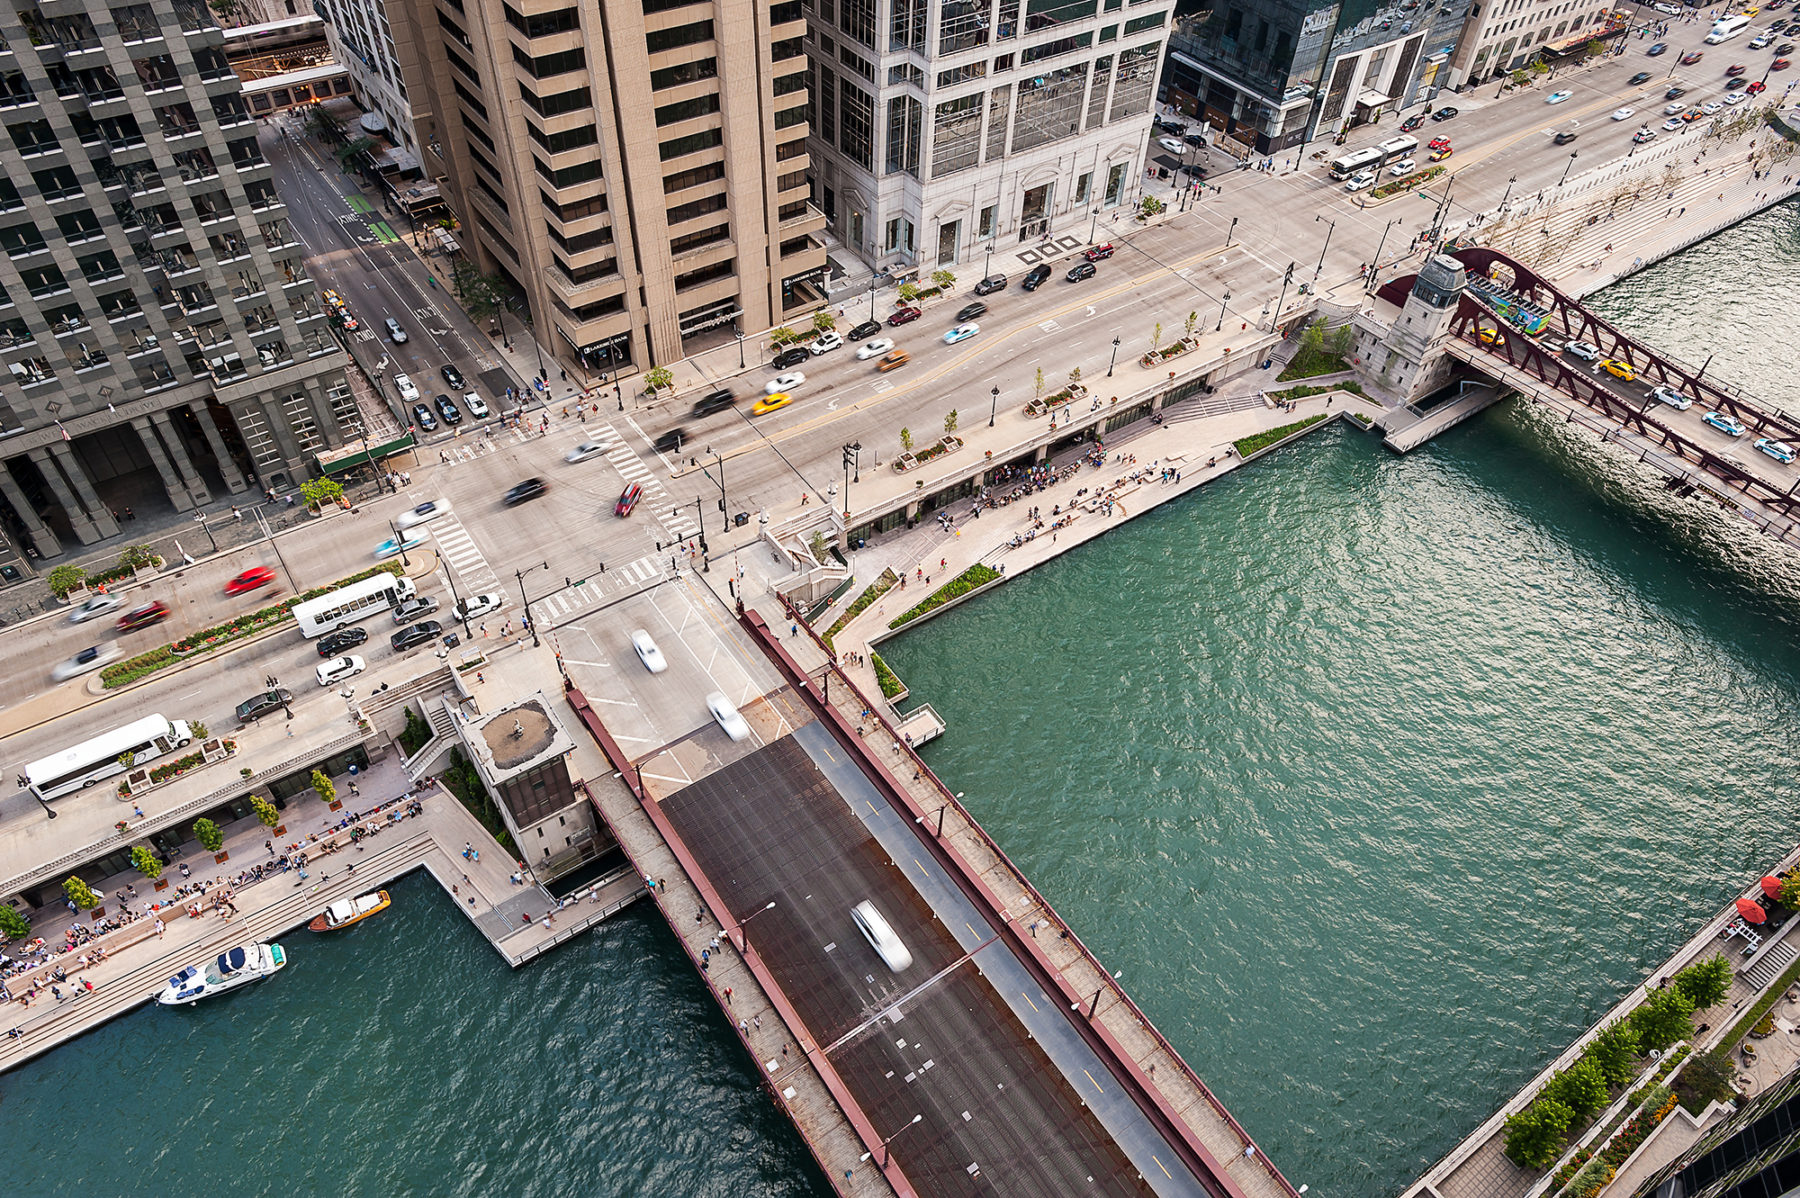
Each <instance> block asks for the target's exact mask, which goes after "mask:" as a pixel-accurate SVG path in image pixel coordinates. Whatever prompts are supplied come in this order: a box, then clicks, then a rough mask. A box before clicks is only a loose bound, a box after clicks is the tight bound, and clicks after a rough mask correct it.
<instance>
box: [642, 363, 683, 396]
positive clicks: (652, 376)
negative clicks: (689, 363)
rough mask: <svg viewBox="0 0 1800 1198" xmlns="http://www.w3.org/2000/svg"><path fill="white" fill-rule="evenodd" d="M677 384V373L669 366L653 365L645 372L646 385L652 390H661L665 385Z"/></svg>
mask: <svg viewBox="0 0 1800 1198" xmlns="http://www.w3.org/2000/svg"><path fill="white" fill-rule="evenodd" d="M674 385H675V374H674V372H673V371H671V370H670V369H669V368H668V367H667V366H652V367H651V368H650V369H649V370H646V371H645V372H644V386H646V387H648V388H649V389H650V390H651V391H653V392H655V391H661V390H662V389H663V388H664V387H673V386H674Z"/></svg>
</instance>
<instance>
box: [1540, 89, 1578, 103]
mask: <svg viewBox="0 0 1800 1198" xmlns="http://www.w3.org/2000/svg"><path fill="white" fill-rule="evenodd" d="M1574 94H1575V93H1574V92H1571V91H1561V92H1551V93H1550V94H1549V95H1547V96H1545V97H1544V103H1546V104H1561V103H1562V102H1563V101H1564V100H1566V99H1568V98H1569V97H1570V96H1572V95H1574Z"/></svg>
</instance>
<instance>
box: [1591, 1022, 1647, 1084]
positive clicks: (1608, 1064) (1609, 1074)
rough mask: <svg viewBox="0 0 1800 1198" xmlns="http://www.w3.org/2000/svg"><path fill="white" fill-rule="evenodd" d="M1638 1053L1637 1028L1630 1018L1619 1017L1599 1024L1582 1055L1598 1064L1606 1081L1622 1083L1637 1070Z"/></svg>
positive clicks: (1629, 1078) (1628, 1079) (1639, 1049)
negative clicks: (1632, 1024) (1604, 1023)
mask: <svg viewBox="0 0 1800 1198" xmlns="http://www.w3.org/2000/svg"><path fill="white" fill-rule="evenodd" d="M1641 1053H1642V1049H1641V1048H1640V1047H1639V1046H1638V1034H1637V1029H1636V1028H1634V1027H1632V1026H1631V1024H1630V1022H1629V1021H1627V1020H1624V1019H1619V1020H1615V1021H1613V1022H1612V1023H1609V1024H1607V1025H1606V1026H1605V1027H1604V1028H1602V1029H1601V1031H1600V1034H1599V1035H1598V1036H1595V1037H1594V1040H1593V1043H1591V1044H1589V1045H1588V1047H1587V1051H1586V1052H1584V1053H1583V1054H1582V1056H1584V1057H1587V1058H1589V1059H1591V1060H1592V1061H1593V1062H1594V1064H1595V1065H1597V1066H1599V1068H1600V1075H1601V1076H1602V1077H1604V1078H1605V1079H1606V1081H1607V1083H1608V1084H1609V1085H1614V1086H1622V1085H1624V1084H1625V1083H1626V1082H1628V1081H1630V1080H1631V1075H1632V1074H1633V1073H1635V1072H1636V1071H1637V1059H1638V1057H1639V1055H1641Z"/></svg>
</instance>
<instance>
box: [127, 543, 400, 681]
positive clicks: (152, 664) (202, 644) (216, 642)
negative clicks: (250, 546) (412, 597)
mask: <svg viewBox="0 0 1800 1198" xmlns="http://www.w3.org/2000/svg"><path fill="white" fill-rule="evenodd" d="M400 573H401V566H400V563H399V562H383V563H381V564H380V565H379V566H372V567H370V568H369V569H367V570H363V571H361V572H360V573H357V574H352V575H351V576H350V577H348V578H340V579H338V580H337V581H336V582H334V583H332V584H331V585H330V586H323V587H314V588H313V589H312V590H310V591H307V592H306V593H305V594H303V595H296V596H294V597H292V598H290V599H283V600H282V601H281V602H279V603H274V604H271V605H269V606H268V607H264V608H260V609H258V610H257V611H253V612H250V613H249V614H247V615H242V616H239V617H237V619H235V620H231V621H229V622H227V623H224V624H215V625H214V626H213V627H211V628H202V629H201V630H200V631H199V632H195V633H191V634H189V635H188V636H185V637H183V638H181V639H180V640H178V641H175V642H174V643H172V644H168V645H163V646H161V647H160V648H156V649H152V650H150V651H149V652H148V653H140V654H138V655H137V656H136V657H133V658H130V659H129V660H126V661H121V662H118V663H116V664H114V665H110V666H107V667H106V668H105V669H104V670H101V671H100V683H101V685H102V686H104V687H105V688H106V689H108V690H112V689H114V688H116V687H121V686H125V685H126V684H128V683H132V682H136V681H137V680H138V679H140V678H145V677H148V676H149V675H151V674H154V673H156V672H157V671H158V670H163V669H167V668H168V667H169V666H172V665H174V664H175V663H176V662H179V661H185V660H187V659H188V658H191V657H194V656H196V655H198V654H201V653H210V652H212V651H213V650H214V649H222V648H224V647H225V646H226V645H229V644H231V643H232V642H233V641H239V640H243V639H244V638H245V637H248V636H253V635H255V634H256V633H259V632H264V631H267V630H268V629H270V628H272V627H274V626H275V625H277V624H279V623H281V622H282V621H284V620H287V619H290V618H292V615H293V608H294V604H296V603H304V602H305V601H306V600H308V599H317V598H318V597H319V596H320V595H324V594H328V593H329V592H331V591H335V590H336V589H337V588H339V587H341V586H348V585H349V584H351V583H353V582H361V581H362V580H363V579H365V578H373V577H374V576H375V575H377V574H393V575H399V574H400Z"/></svg>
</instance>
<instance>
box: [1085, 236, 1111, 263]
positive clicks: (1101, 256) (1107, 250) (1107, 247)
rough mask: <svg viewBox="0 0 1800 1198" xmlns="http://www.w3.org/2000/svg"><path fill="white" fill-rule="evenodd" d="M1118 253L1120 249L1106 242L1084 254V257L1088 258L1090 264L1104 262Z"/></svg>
mask: <svg viewBox="0 0 1800 1198" xmlns="http://www.w3.org/2000/svg"><path fill="white" fill-rule="evenodd" d="M1116 253H1118V247H1116V246H1114V245H1113V243H1112V242H1110V241H1105V242H1102V243H1100V244H1099V245H1097V246H1095V247H1094V248H1093V249H1091V250H1089V251H1088V252H1087V253H1085V254H1083V255H1082V257H1083V258H1086V259H1087V260H1088V261H1089V262H1104V261H1105V260H1106V259H1108V258H1110V257H1112V256H1113V255H1114V254H1116Z"/></svg>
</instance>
